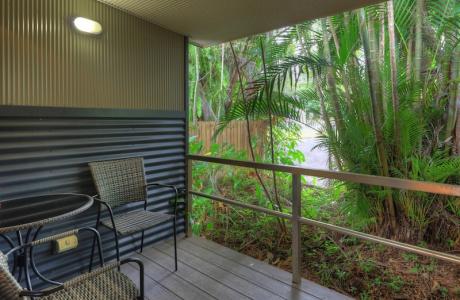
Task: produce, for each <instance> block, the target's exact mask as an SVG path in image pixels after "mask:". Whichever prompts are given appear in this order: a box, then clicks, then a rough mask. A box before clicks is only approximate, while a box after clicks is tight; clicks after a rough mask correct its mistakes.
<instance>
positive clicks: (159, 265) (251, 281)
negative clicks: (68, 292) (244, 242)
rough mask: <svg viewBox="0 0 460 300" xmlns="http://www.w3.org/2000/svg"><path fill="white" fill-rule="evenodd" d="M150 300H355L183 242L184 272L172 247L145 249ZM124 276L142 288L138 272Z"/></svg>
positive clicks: (195, 241)
mask: <svg viewBox="0 0 460 300" xmlns="http://www.w3.org/2000/svg"><path fill="white" fill-rule="evenodd" d="M134 257H137V258H140V259H141V260H142V261H143V262H144V266H145V294H146V297H147V299H150V300H154V299H155V300H157V299H168V300H169V299H200V300H201V299H203V300H206V299H219V300H220V299H232V300H233V299H263V300H269V299H315V300H317V299H350V298H348V297H346V296H344V295H341V294H339V293H337V292H335V291H332V290H330V289H328V288H325V287H322V286H320V285H318V284H316V283H313V282H311V281H308V280H303V281H302V284H301V286H300V287H299V288H295V287H293V286H292V284H291V274H290V273H288V272H286V271H283V270H281V269H279V268H276V267H273V266H270V265H268V264H266V263H263V262H261V261H259V260H256V259H254V258H252V257H248V256H246V255H244V254H241V253H238V252H236V251H233V250H231V249H228V248H226V247H223V246H221V245H219V244H216V243H214V242H211V241H207V240H205V239H202V238H197V237H193V238H186V239H185V238H184V239H181V240H180V241H179V242H178V260H179V264H178V268H179V270H178V271H177V272H172V271H171V270H173V268H174V256H173V247H172V243H171V242H170V241H168V242H162V243H159V244H156V245H154V246H152V247H148V248H146V249H144V252H143V253H142V254H136V255H134ZM123 272H124V273H126V274H128V276H130V277H131V278H132V279H133V280H134V281H135V282H136V283H138V273H137V269H136V266H135V265H134V264H133V265H125V266H124V268H123Z"/></svg>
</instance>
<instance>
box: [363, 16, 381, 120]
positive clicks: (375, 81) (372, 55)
mask: <svg viewBox="0 0 460 300" xmlns="http://www.w3.org/2000/svg"><path fill="white" fill-rule="evenodd" d="M367 34H368V39H369V59H370V61H371V64H370V65H369V68H370V72H371V73H372V76H371V77H369V79H370V80H371V81H370V82H371V84H372V88H373V90H374V92H375V100H376V104H377V105H378V108H379V112H380V113H379V114H378V115H377V116H375V117H378V118H379V119H380V123H383V120H384V112H385V109H384V105H383V99H382V83H381V79H380V77H381V76H380V65H379V46H378V45H379V44H378V40H377V36H376V32H375V21H374V19H373V18H369V22H368V23H367Z"/></svg>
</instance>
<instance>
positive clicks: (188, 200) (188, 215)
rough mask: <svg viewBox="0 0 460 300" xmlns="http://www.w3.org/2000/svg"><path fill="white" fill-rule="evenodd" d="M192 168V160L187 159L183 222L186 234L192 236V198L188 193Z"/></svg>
mask: <svg viewBox="0 0 460 300" xmlns="http://www.w3.org/2000/svg"><path fill="white" fill-rule="evenodd" d="M192 169H193V160H191V159H188V160H187V180H186V182H187V195H186V207H185V218H186V219H185V222H186V228H187V230H186V233H185V234H186V236H187V237H191V236H192V199H193V196H192V194H191V193H190V192H191V191H192V187H193V177H192Z"/></svg>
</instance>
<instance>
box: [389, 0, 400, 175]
mask: <svg viewBox="0 0 460 300" xmlns="http://www.w3.org/2000/svg"><path fill="white" fill-rule="evenodd" d="M387 10H388V37H389V39H388V43H389V47H390V49H389V50H390V69H391V72H390V74H391V100H392V103H393V134H394V147H395V153H394V156H395V159H396V161H397V163H396V165H397V166H398V165H399V162H398V161H399V160H400V159H401V132H400V125H399V116H398V112H399V95H398V65H397V62H396V37H395V19H394V6H393V0H390V1H388V2H387Z"/></svg>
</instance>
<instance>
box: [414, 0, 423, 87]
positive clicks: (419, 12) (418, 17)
mask: <svg viewBox="0 0 460 300" xmlns="http://www.w3.org/2000/svg"><path fill="white" fill-rule="evenodd" d="M416 1H417V2H416V7H415V15H414V17H415V53H414V79H415V82H417V83H419V82H420V80H421V74H422V59H423V57H422V53H423V49H422V46H423V45H422V38H423V37H422V33H423V31H422V26H423V15H424V13H423V12H424V0H416Z"/></svg>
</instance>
